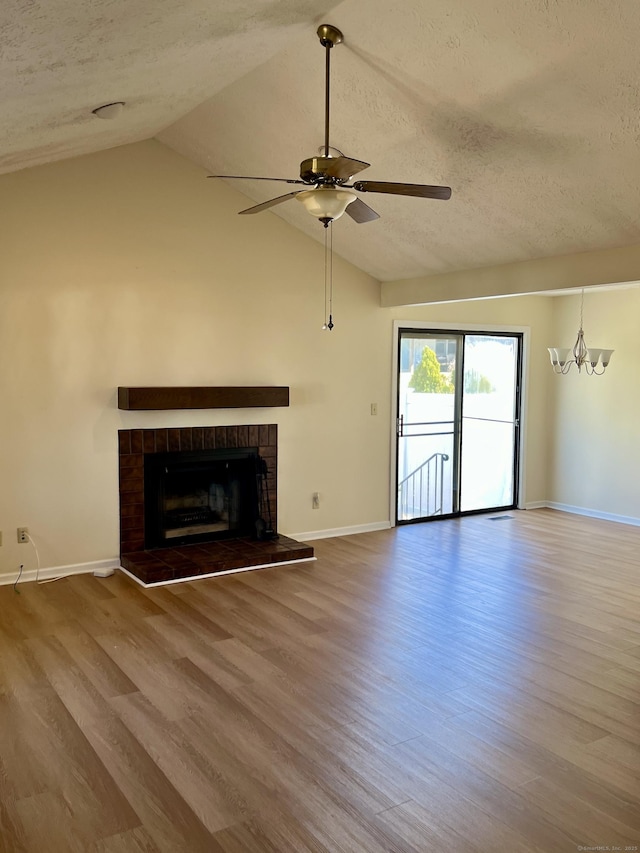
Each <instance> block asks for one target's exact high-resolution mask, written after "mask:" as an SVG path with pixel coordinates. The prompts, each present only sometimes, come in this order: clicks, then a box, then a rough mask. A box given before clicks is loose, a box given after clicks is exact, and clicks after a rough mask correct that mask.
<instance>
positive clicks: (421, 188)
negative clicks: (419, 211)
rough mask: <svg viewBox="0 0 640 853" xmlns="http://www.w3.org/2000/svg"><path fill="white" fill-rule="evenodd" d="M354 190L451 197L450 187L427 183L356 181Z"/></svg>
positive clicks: (426, 196) (442, 197)
mask: <svg viewBox="0 0 640 853" xmlns="http://www.w3.org/2000/svg"><path fill="white" fill-rule="evenodd" d="M353 189H354V190H358V192H361V193H389V194H391V195H412V196H417V197H418V198H440V199H444V200H445V201H446V199H448V198H451V187H434V186H430V185H429V184H393V183H388V182H387V181H356V182H355V183H354V185H353Z"/></svg>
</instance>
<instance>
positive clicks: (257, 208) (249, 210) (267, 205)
mask: <svg viewBox="0 0 640 853" xmlns="http://www.w3.org/2000/svg"><path fill="white" fill-rule="evenodd" d="M299 192H301V190H296V191H295V192H293V193H287V194H286V195H279V196H278V197H277V198H270V199H269V201H263V202H262V204H256V205H254V206H253V207H247V208H246V210H239V211H238V213H260V211H261V210H268V208H270V207H275V205H276V204H282V202H283V201H288V200H289V199H290V198H293V197H294V196H296V195H298V193H299Z"/></svg>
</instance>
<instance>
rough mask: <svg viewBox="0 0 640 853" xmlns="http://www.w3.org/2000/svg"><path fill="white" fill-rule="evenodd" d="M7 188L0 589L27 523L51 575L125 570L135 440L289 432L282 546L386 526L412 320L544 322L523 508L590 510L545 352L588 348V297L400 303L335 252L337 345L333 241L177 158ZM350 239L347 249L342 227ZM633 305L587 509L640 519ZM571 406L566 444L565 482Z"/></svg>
mask: <svg viewBox="0 0 640 853" xmlns="http://www.w3.org/2000/svg"><path fill="white" fill-rule="evenodd" d="M0 192H1V193H2V199H3V204H2V206H1V208H0V234H1V235H2V251H1V252H0V394H1V399H2V417H1V418H0V447H1V448H2V451H1V452H0V530H2V531H3V534H4V544H3V546H2V547H1V548H0V574H5V575H12V574H13V573H14V572H15V571H16V569H17V567H18V565H19V563H20V562H23V563H24V564H25V568H27V569H28V568H33V567H34V566H35V562H34V555H33V552H32V549H31V547H30V546H29V545H18V544H17V543H16V542H15V529H16V527H18V526H28V527H29V529H30V531H31V533H32V535H33V537H34V539H35V540H36V542H37V543H38V545H39V548H40V555H41V559H42V564H43V566H63V565H68V564H73V563H84V562H89V561H93V560H100V559H108V558H113V557H115V556H117V553H118V487H117V455H116V450H117V441H116V439H117V430H118V429H119V428H132V427H151V426H158V427H159V426H185V425H201V424H216V425H217V424H231V423H246V422H251V423H260V422H271V421H275V422H277V423H278V424H279V426H280V467H279V479H280V489H279V517H280V530H281V532H284V533H293V534H295V533H299V532H303V531H321V530H327V529H333V528H344V527H354V526H359V525H367V524H376V523H384V522H385V521H387V520H388V518H389V477H390V454H389V447H390V424H391V349H392V323H393V320H394V319H401V320H402V319H404V320H420V321H425V322H437V323H448V324H451V326H452V327H456V326H458V325H461V324H466V323H472V324H478V323H480V324H486V325H487V326H495V325H499V326H506V327H509V326H528V327H529V328H530V329H531V347H530V359H529V366H528V375H527V386H528V403H529V407H528V416H527V421H526V432H525V436H526V455H525V460H526V494H525V496H524V497H525V501H526V502H536V501H543V500H546V499H551V500H557V501H565V502H567V503H572V504H578V503H579V504H580V505H583V503H582V500H583V499H582V497H581V499H580V501H578V499H577V497H576V495H575V494H574V493H573V492H570V491H567V485H566V476H567V475H570V474H571V473H572V472H573V474H574V475H575V480H576V481H577V482H578V484H580V483H581V482H583V480H584V478H582V480H581V478H580V473H581V462H580V458H579V455H576V456H572V455H571V454H570V453H569V450H570V447H569V446H568V445H567V444H566V443H563V442H565V438H564V436H565V435H566V434H567V432H568V431H570V430H571V425H572V423H573V420H572V419H574V416H575V415H576V409H575V407H574V402H573V401H572V400H571V399H569V398H567V399H565V398H564V397H562V396H558V398H557V399H556V397H555V395H556V392H558V394H559V395H561V394H564V393H565V391H564V386H562V388H560V386H559V385H558V384H557V383H562V382H565V383H566V382H567V380H556V378H555V377H553V376H552V375H551V373H550V370H549V368H548V362H547V355H546V349H545V348H546V346H547V345H548V343H549V342H550V339H551V337H553V336H554V334H555V335H556V336H557V335H561V336H562V339H563V340H565V339H566V335H567V334H568V335H569V337H571V336H574V335H575V316H574V309H575V306H574V307H571V301H570V300H569V299H567V300H562V299H561V300H558V299H549V298H546V297H514V298H505V299H496V300H486V301H484V302H468V303H458V304H445V305H437V306H435V305H434V306H423V307H421V308H411V307H404V308H403V307H397V308H389V309H383V308H381V307H380V288H379V284H378V283H377V282H375V281H374V280H373V279H371V278H370V277H369V276H367V275H365V274H364V273H362V272H361V271H359V270H357V269H355V268H354V267H352V266H350V265H349V264H347V263H345V262H343V261H341V260H340V258H336V262H335V289H336V294H335V297H336V299H335V312H334V313H335V321H336V328H335V330H334V331H333V332H332V333H327V332H323V331H321V328H320V327H321V324H322V320H323V250H322V246H321V245H320V243H317V242H315V241H313V240H310V239H308V238H307V237H305V236H303V235H301V234H300V233H299V232H297V231H295V230H293V229H292V228H290V226H288V225H287V224H286V223H284V222H283V221H281V220H280V219H279V218H278V217H276V216H272V215H269V214H265V215H262V216H256V217H238V216H236V212H237V210H239V209H240V208H241V207H242V206H244V204H245V203H246V199H244V198H243V197H242V196H240V195H239V194H237V193H236V192H235V191H234V190H233V189H231V188H229V187H228V186H226V185H224V184H223V183H219V182H214V181H207V180H206V179H205V178H204V173H203V172H202V170H201V169H199V168H198V167H196V166H194V165H192V164H191V163H189V162H188V161H186V160H184V159H182V158H181V157H180V156H178V155H176V154H175V153H173V152H171V151H170V150H169V149H167V148H165V147H163V146H162V145H161V144H159V143H157V142H144V143H139V144H137V145H132V146H126V147H123V148H119V149H113V150H111V151H107V152H103V153H101V154H96V155H91V156H87V157H82V158H77V159H74V160H69V161H64V162H61V163H56V164H53V165H50V166H44V167H39V168H35V169H30V170H25V171H23V172H18V173H14V174H10V175H5V176H3V177H2V178H0ZM335 240H336V246H337V249H338V251H339V247H340V245H339V243H340V235H339V230H338V228H337V227H336V235H335ZM629 293H630V292H626V293H622V294H609V295H607V294H598V298H599V299H603V300H604V301H603V302H602V303H601V304H602V306H603V311H602V316H601V319H602V322H603V324H608V325H607V327H606V328H603V329H602V340H603V341H604V342H605V343H608V342H609V341H611V344H610V345H611V346H615V347H616V350H617V352H616V355H615V356H614V359H615V360H614V362H613V366H615V368H616V371H618V370H619V371H620V373H617V372H615V371H614V370H613V368H612V371H611V374H610V375H609V374H608V375H607V376H606V377H604V382H603V380H594V379H589V380H586V381H587V382H588V384H589V388H590V387H591V385H592V384H593V383H601V386H600V389H599V390H598V389H596V392H595V393H597V394H599V395H605V398H604V402H603V403H602V406H603V407H604V408H601V407H599V405H597V404H596V403H594V400H593V399H592V398H590V397H588V396H585V397H584V400H583V403H582V407H583V409H582V410H584V411H587V408H588V413H589V417H590V421H589V423H590V424H592V425H593V429H597V434H596V435H592V434H590V433H589V432H588V431H587V436H589V435H590V436H591V438H589V437H585V439H584V452H585V453H587V454H592V452H593V447H594V446H596V445H598V446H600V447H603V446H605V444H606V441H605V442H603V436H604V438H605V439H606V437H607V436H608V435H609V434H610V431H611V428H612V423H613V421H612V419H611V418H610V417H609V412H610V411H611V409H612V407H613V406H614V405H617V404H618V403H619V401H620V399H621V398H626V399H624V417H623V418H622V420H620V418H616V420H615V425H616V426H619V427H620V430H621V433H620V435H619V437H618V439H617V440H616V442H615V448H614V450H611V448H609V449H608V450H607V451H606V453H607V454H608V455H607V456H606V458H605V457H603V456H598V457H597V458H598V460H599V461H598V462H596V461H595V459H594V461H593V463H592V464H593V467H594V472H592V476H594V477H595V468H596V467H597V465H601V466H602V472H603V473H602V478H605V479H606V477H607V476H608V473H610V472H611V471H612V470H615V472H616V477H617V478H618V480H617V485H616V489H615V491H616V495H617V497H616V504H615V505H616V507H617V509H612V508H611V506H610V504H609V502H608V501H603V500H602V498H603V491H604V489H603V488H602V487H600V488H596V487H594V488H593V489H592V493H589V498H588V499H589V501H591V503H589V504H588V505H589V506H594V507H596V506H600V505H602V506H604V505H605V504H606V505H607V511H611V512H619V513H624V514H635V515H637V516H640V507H637V498H636V497H635V491H634V488H635V486H634V484H633V482H632V476H631V473H628V474H627V473H626V472H627V471H630V467H631V466H627V465H626V464H625V453H624V451H625V449H626V450H627V451H628V453H630V454H633V449H634V444H633V438H634V436H633V429H634V420H633V418H634V417H635V408H636V403H635V397H633V395H632V394H631V393H630V391H629V389H632V388H633V387H635V386H634V384H633V380H634V379H635V378H636V377H635V376H634V375H632V374H633V371H634V370H636V367H628V366H626V367H625V366H624V365H625V361H624V359H625V356H624V351H625V348H626V349H627V350H628V351H629V352H630V353H632V352H635V350H632V348H631V346H632V341H633V333H634V331H635V330H634V329H633V323H632V320H631V318H632V316H634V314H633V313H632V312H631V311H630V310H629V305H628V303H627V302H626V301H625V300H627V299H630V298H632V299H635V300H636V302H635V303H633V306H632V307H633V309H634V311H635V316H637V308H638V305H637V299H638V295H637V292H635V291H634V292H633V293H634V294H635V295H634V296H633V297H630V296H629ZM590 298H591V297H590ZM565 301H566V303H567V306H568V307H567V309H566V318H565V309H564V307H563V305H564V302H565ZM557 305H559V306H560V308H561V310H560V314H559V318H560V319H559V321H558V322H559V323H560V325H559V326H558V328H557V329H556V330H555V332H554V330H553V322H554V321H553V313H554V306H557ZM605 308H606V310H604V309H605ZM565 319H566V322H565ZM587 319H588V315H587ZM621 322H622V326H623V330H624V331H622V330H621V329H619V328H618V327H619V325H620V323H621ZM599 331H600V330H599ZM552 333H553V334H552ZM556 333H557V334H556ZM587 333H588V335H589V329H588V331H587ZM595 343H596V341H595V340H594V344H595ZM582 380H583V377H580V381H582ZM572 382H573V380H572V379H569V380H568V383H567V385H566V389H567V391H566V393H568V394H569V393H574V392H575V389H574V386H573V385H572V384H571V383H572ZM554 383H555V384H554ZM127 384H131V385H144V384H149V385H153V384H175V385H181V384H185V385H186V384H211V385H216V384H220V385H223V384H225V385H226V384H283V385H289V386H290V387H291V406H290V408H288V409H272V410H259V409H257V410H229V411H222V410H221V411H217V410H212V411H199V412H174V413H168V412H143V413H132V412H120V411H119V410H118V409H117V405H116V388H117V386H118V385H127ZM585 384H586V383H585ZM577 387H579V386H577ZM575 393H579V392H575ZM580 393H583V394H586V391H584V390H583V391H582V392H580ZM612 395H613V396H612ZM631 398H632V399H631ZM372 402H377V403H378V407H379V408H378V411H379V414H378V416H377V417H372V416H371V415H370V403H372ZM554 406H556V407H557V411H558V418H559V420H558V430H559V435H560V436H561V442H560V444H558V445H557V446H556V449H555V451H553V452H555V457H554V458H555V464H554V465H553V466H551V465H550V464H549V461H548V460H549V458H550V455H551V453H552V450H553V447H552V443H553V435H554V426H553V423H554V417H555V415H554V411H555V409H554ZM582 410H580V411H582ZM607 419H608V420H607ZM589 429H592V427H591V426H589ZM580 442H582V438H580ZM572 452H573V451H572ZM576 453H577V451H576ZM611 454H614V455H615V459H612V458H611ZM629 458H632V456H631V457H629ZM605 462H606V464H605ZM562 466H564V467H565V468H566V471H565V470H564V468H563V467H562ZM550 478H552V479H550ZM602 478H601V480H602ZM625 478H626V479H625ZM595 482H596V483H597V482H598V481H597V480H596V481H595ZM589 488H591V486H590V487H589ZM315 491H319V492H320V494H321V508H320V510H312V508H311V496H312V493H313V492H315ZM577 492H578V494H579V495H581V494H583V492H581V491H580V485H578V487H577ZM585 500H586V499H585ZM633 500H635V501H636V504H635V505H634V506H635V509H634V510H633V512H628V511H627V508H628V506H630V505H631V503H632V502H633ZM598 501H600V503H598Z"/></svg>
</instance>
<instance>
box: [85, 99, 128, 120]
mask: <svg viewBox="0 0 640 853" xmlns="http://www.w3.org/2000/svg"><path fill="white" fill-rule="evenodd" d="M124 104H125V102H124V101H114V102H113V103H112V104H103V105H102V106H101V107H96V108H95V110H91V112H92V113H93V114H94V116H96V118H103V119H107V120H111V119H114V118H118V116H119V115H120V113H121V112H122V110H123V109H124Z"/></svg>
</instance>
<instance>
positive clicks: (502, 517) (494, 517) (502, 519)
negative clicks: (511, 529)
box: [489, 515, 513, 521]
mask: <svg viewBox="0 0 640 853" xmlns="http://www.w3.org/2000/svg"><path fill="white" fill-rule="evenodd" d="M506 518H513V516H512V515H494V516H493V518H490V519H489V521H504V520H505V519H506Z"/></svg>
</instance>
